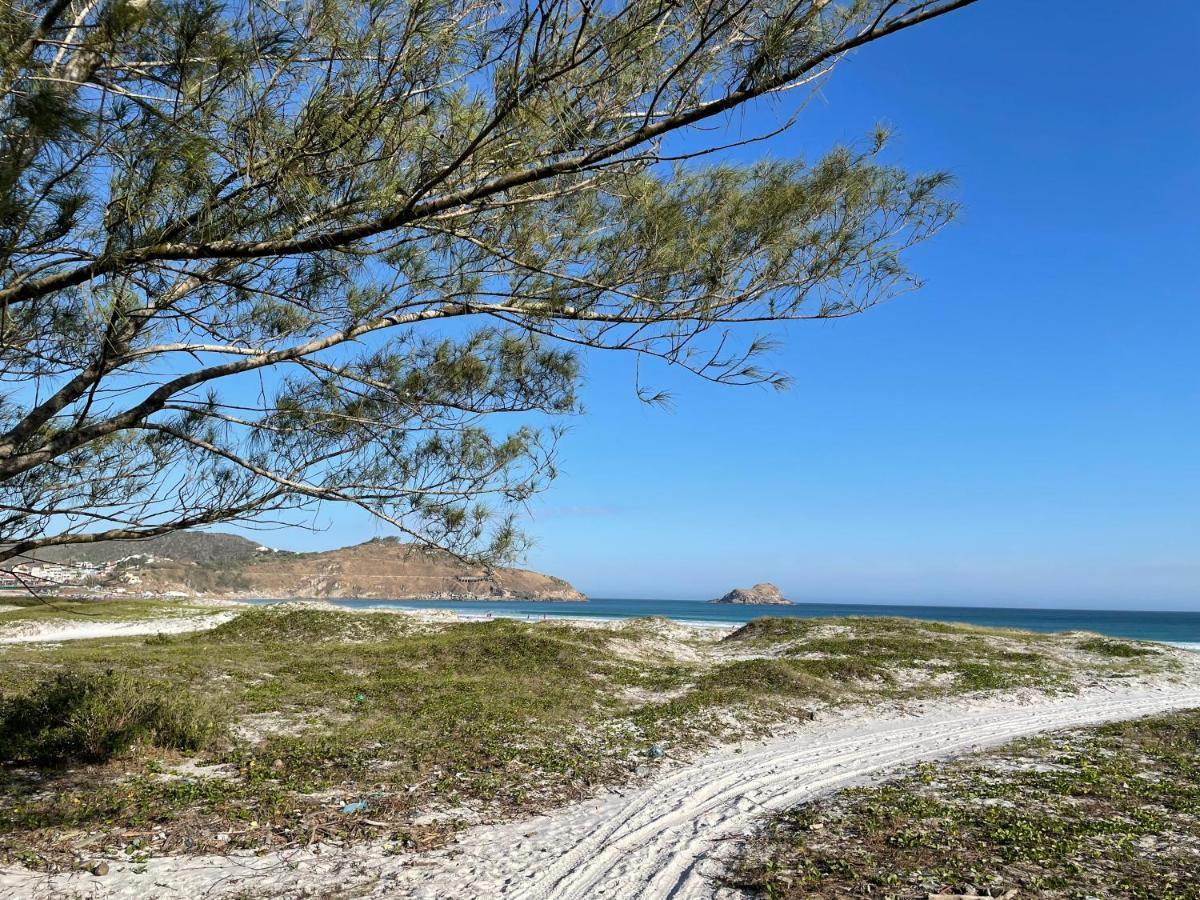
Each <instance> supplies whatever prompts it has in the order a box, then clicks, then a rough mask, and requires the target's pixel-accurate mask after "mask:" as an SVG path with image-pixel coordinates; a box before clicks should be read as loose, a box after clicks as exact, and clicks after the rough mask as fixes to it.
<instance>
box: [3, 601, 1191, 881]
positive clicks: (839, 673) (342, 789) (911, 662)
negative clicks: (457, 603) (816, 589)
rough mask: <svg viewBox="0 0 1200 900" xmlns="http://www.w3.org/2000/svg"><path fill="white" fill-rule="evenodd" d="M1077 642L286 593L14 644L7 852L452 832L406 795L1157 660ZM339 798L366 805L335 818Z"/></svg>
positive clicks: (573, 775)
mask: <svg viewBox="0 0 1200 900" xmlns="http://www.w3.org/2000/svg"><path fill="white" fill-rule="evenodd" d="M96 606H100V604H96ZM163 606H169V605H168V604H163ZM175 608H178V607H175ZM105 617H106V618H107V617H108V616H107V614H106V616H105ZM1076 640H1078V639H1077V638H1070V639H1066V638H1063V639H1056V638H1050V637H1046V636H1038V637H1035V636H1029V635H1021V634H1019V633H1015V632H1014V633H1005V634H1004V636H1003V637H997V636H995V635H986V634H984V633H982V632H979V631H978V630H975V629H967V628H959V627H957V626H941V625H933V626H929V627H927V626H926V625H924V624H921V623H912V622H902V621H900V620H874V619H861V620H853V621H851V622H849V623H847V621H846V620H814V621H803V622H802V621H796V620H788V621H787V622H786V623H785V622H781V621H780V620H770V619H766V620H760V621H758V622H755V623H751V625H748V626H746V627H745V628H744V629H741V630H739V631H738V632H736V633H735V634H734V635H732V636H730V637H729V638H727V639H726V640H723V641H721V640H717V639H715V638H714V637H706V636H697V635H691V636H680V635H679V629H678V628H677V627H676V626H670V625H668V624H667V623H663V622H660V621H654V620H647V621H637V622H630V623H625V624H621V625H615V626H613V627H579V626H575V625H567V624H561V623H557V622H539V623H528V622H519V621H514V620H507V619H497V620H493V621H481V622H472V623H466V624H459V625H452V626H432V625H425V624H421V623H419V622H417V621H415V620H414V619H411V618H409V617H405V616H399V615H391V614H386V613H350V612H341V611H331V610H325V609H314V608H310V607H297V606H282V607H258V608H251V609H249V610H247V611H245V612H243V613H241V614H240V615H238V616H237V617H236V618H234V619H232V620H230V621H228V622H224V623H222V624H221V625H219V626H218V627H216V628H214V629H211V630H209V631H204V632H195V633H188V634H181V635H175V636H165V635H161V636H153V637H148V638H120V639H101V640H89V641H71V642H66V643H63V644H60V645H57V646H53V647H48V646H38V645H10V646H7V647H3V648H0V699H2V702H3V709H4V713H3V716H2V717H0V735H2V737H0V763H6V764H7V765H6V766H5V768H4V769H0V859H4V858H8V859H13V858H17V857H18V855H19V857H20V858H21V859H23V860H24V861H26V862H27V863H30V864H35V865H42V866H53V865H55V864H58V863H60V862H63V863H65V862H66V861H69V860H70V859H71V858H72V857H71V853H72V850H73V845H72V843H71V841H72V840H73V838H71V837H70V835H72V834H74V835H76V837H77V836H78V835H79V834H80V833H87V832H93V833H95V835H94V836H93V837H92V838H90V840H92V841H93V842H94V843H93V844H92V848H93V850H95V851H96V852H100V851H103V849H104V848H105V847H113V846H121V845H122V844H123V843H124V842H126V841H127V840H129V839H131V838H130V834H131V832H136V833H137V834H138V838H137V839H138V840H143V841H149V844H148V846H151V848H152V849H154V850H155V851H163V850H183V849H189V850H197V851H198V850H218V849H227V848H229V847H238V846H243V847H265V846H275V847H280V846H287V845H294V844H296V843H298V842H305V841H308V840H310V839H312V836H313V835H316V834H320V835H332V836H335V837H344V838H352V837H356V836H365V835H371V836H377V837H380V836H381V837H391V838H392V839H394V840H397V841H407V842H413V843H416V844H418V845H423V844H424V843H427V842H429V841H434V840H437V839H438V836H439V835H441V834H442V833H444V832H445V831H448V830H452V828H453V827H454V826H453V824H450V825H446V826H430V827H428V828H425V829H417V828H414V827H413V826H412V824H411V823H412V820H413V819H414V818H416V817H417V816H419V815H420V814H421V813H423V812H428V811H430V810H435V809H438V808H454V807H461V806H463V805H467V806H470V807H472V808H475V809H479V810H482V811H485V812H488V813H489V814H494V815H501V816H503V815H510V814H518V813H522V812H528V811H531V810H535V809H538V808H544V807H547V806H549V805H553V804H556V803H560V802H564V801H566V800H571V799H577V798H579V797H581V796H584V795H586V794H587V793H588V792H589V791H591V790H593V789H594V788H595V787H596V786H598V785H601V784H605V783H617V782H622V781H627V780H629V779H630V778H631V777H635V776H636V774H637V773H639V772H642V773H645V772H648V771H649V770H650V769H649V767H651V766H653V765H655V762H654V760H655V759H656V758H657V757H658V756H659V755H660V753H659V751H658V750H653V749H652V748H654V747H655V745H666V746H669V747H671V748H687V747H694V746H698V745H701V744H703V743H705V742H709V741H712V740H714V739H718V738H721V737H726V736H733V735H734V734H737V733H747V732H749V731H751V730H753V729H755V728H757V727H767V726H772V725H777V724H778V723H779V722H781V721H787V720H792V721H794V720H802V719H805V718H808V717H810V716H811V715H812V713H813V712H814V711H816V710H817V709H819V708H821V707H823V706H828V705H830V704H838V703H857V702H872V701H873V700H877V699H879V698H882V697H887V698H892V699H904V698H908V697H928V696H936V695H940V694H945V693H952V692H959V691H964V690H985V689H996V688H1005V687H1011V686H1017V685H1020V686H1032V687H1042V688H1050V689H1056V690H1064V689H1068V688H1069V687H1070V683H1071V678H1072V677H1073V675H1074V674H1075V673H1076V672H1077V671H1079V672H1082V673H1084V674H1087V675H1088V676H1089V677H1097V676H1105V675H1121V674H1128V673H1129V672H1132V671H1143V670H1145V669H1146V668H1147V667H1157V668H1158V669H1160V670H1163V669H1168V668H1169V667H1170V666H1171V665H1172V664H1173V661H1172V657H1171V656H1170V655H1169V654H1164V655H1162V656H1161V657H1153V658H1149V659H1142V658H1138V659H1125V658H1112V657H1111V656H1108V655H1102V656H1097V657H1096V659H1095V662H1094V664H1089V665H1087V666H1083V667H1081V666H1080V665H1079V663H1078V662H1077V661H1073V660H1077V659H1078V656H1079V654H1078V650H1077V649H1076V648H1075V647H1074V643H1073V642H1074V641H1076ZM1057 650H1062V653H1057ZM1056 654H1057V655H1056ZM1070 654H1074V657H1072V656H1071V655H1070ZM213 709H219V710H222V711H223V715H222V716H214V715H212V713H211V710H213ZM32 723H44V724H41V725H37V727H31V726H32ZM660 749H661V748H660ZM185 754H186V755H185ZM31 761H32V762H36V763H38V764H39V765H40V766H41V767H42V768H41V770H40V771H31V770H30V769H29V768H28V765H29V763H30V762H31ZM80 761H86V763H87V764H86V765H85V766H83V768H80V767H79V762H80ZM70 762H75V763H76V765H75V767H74V768H72V767H71V766H66V767H64V766H63V765H62V764H63V763H70ZM353 800H365V801H367V809H366V810H364V811H362V812H361V813H358V814H343V813H342V812H341V807H342V805H343V804H344V803H345V802H346V801H353ZM147 831H149V832H151V833H152V835H153V836H152V837H151V838H146V837H145V832H147Z"/></svg>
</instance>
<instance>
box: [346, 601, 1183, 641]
mask: <svg viewBox="0 0 1200 900" xmlns="http://www.w3.org/2000/svg"><path fill="white" fill-rule="evenodd" d="M333 602H334V603H336V604H338V605H339V606H348V607H354V608H359V609H364V608H369V607H404V608H409V609H451V610H454V611H456V612H458V613H460V614H461V615H467V616H488V615H493V616H511V617H515V618H520V619H524V618H532V619H540V618H541V617H542V616H552V617H559V616H563V617H576V616H577V617H581V618H588V619H629V618H635V617H637V616H664V617H666V618H668V619H675V620H677V621H680V622H688V623H693V624H701V625H737V624H741V623H742V622H748V621H750V620H751V619H755V618H758V617H759V616H796V617H808V616H905V617H907V618H911V619H927V620H931V621H937V622H965V623H967V624H971V625H986V626H994V627H1000V628H1024V629H1027V630H1030V631H1079V630H1086V631H1096V632H1099V633H1100V634H1107V635H1111V636H1113V637H1127V638H1138V639H1141V640H1150V641H1166V642H1168V643H1175V644H1191V645H1194V648H1195V649H1200V613H1194V612H1134V611H1118V610H1090V609H1017V608H1004V607H986V608H984V607H973V606H892V605H887V606H884V605H872V604H847V603H796V604H793V605H791V606H733V605H728V604H717V603H705V602H703V601H699V600H623V599H616V598H594V599H591V600H588V601H587V602H586V603H565V602H564V603H535V602H529V601H519V600H514V601H497V602H492V601H474V600H473V601H453V600H335V601H333Z"/></svg>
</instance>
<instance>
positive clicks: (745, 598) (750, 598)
mask: <svg viewBox="0 0 1200 900" xmlns="http://www.w3.org/2000/svg"><path fill="white" fill-rule="evenodd" d="M708 602H709V603H760V604H763V605H767V604H773V605H776V606H787V605H790V604H791V602H792V601H791V600H789V599H787V597H785V596H783V594H781V593H780V592H779V588H777V587H775V585H773V584H771V583H770V582H769V581H764V582H762V583H761V584H756V585H754V587H748V588H734V589H733V590H732V591H730V592H729V593H728V594H726V595H725V596H724V597H718V598H717V599H716V600H709V601H708Z"/></svg>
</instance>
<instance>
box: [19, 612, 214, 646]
mask: <svg viewBox="0 0 1200 900" xmlns="http://www.w3.org/2000/svg"><path fill="white" fill-rule="evenodd" d="M235 615H237V613H236V612H228V613H207V614H203V615H197V616H163V617H162V618H161V619H134V620H132V621H128V622H106V621H89V620H88V619H86V618H84V617H83V616H80V617H79V618H78V619H58V620H54V621H50V622H13V623H10V624H8V625H7V626H6V627H5V628H4V630H0V644H38V643H56V642H58V641H81V640H86V639H88V638H109V637H132V636H134V635H139V634H183V633H184V632H189V631H205V630H207V629H209V628H216V627H217V626H218V625H220V624H221V623H222V622H228V621H229V620H230V619H232V618H233V617H234V616H235Z"/></svg>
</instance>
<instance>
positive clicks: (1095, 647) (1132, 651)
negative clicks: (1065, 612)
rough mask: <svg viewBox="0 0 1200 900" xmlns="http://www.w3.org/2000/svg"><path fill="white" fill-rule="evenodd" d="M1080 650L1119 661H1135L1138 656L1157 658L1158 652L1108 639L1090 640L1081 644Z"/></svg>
mask: <svg viewBox="0 0 1200 900" xmlns="http://www.w3.org/2000/svg"><path fill="white" fill-rule="evenodd" d="M1079 649H1080V650H1084V651H1086V652H1088V653H1096V654H1099V655H1100V656H1114V657H1117V658H1118V659H1133V658H1134V657H1137V656H1157V655H1158V651H1157V650H1152V649H1151V648H1149V647H1142V646H1139V645H1138V644H1130V643H1127V642H1126V641H1113V640H1109V639H1108V638H1099V637H1098V638H1088V639H1087V640H1086V641H1080V642H1079Z"/></svg>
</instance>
